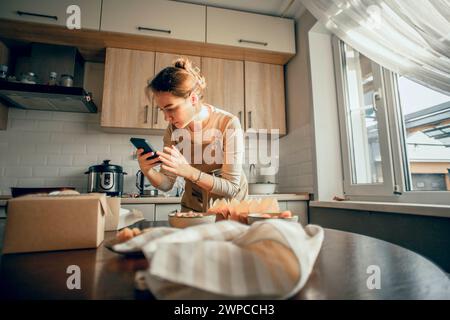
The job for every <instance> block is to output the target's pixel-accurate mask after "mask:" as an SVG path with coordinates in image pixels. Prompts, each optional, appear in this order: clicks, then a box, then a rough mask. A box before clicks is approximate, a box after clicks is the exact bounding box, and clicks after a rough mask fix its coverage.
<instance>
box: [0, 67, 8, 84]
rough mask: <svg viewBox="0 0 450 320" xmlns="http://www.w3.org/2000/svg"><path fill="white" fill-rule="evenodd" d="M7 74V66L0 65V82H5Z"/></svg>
mask: <svg viewBox="0 0 450 320" xmlns="http://www.w3.org/2000/svg"><path fill="white" fill-rule="evenodd" d="M7 74H8V66H7V65H6V64H0V80H6V76H7Z"/></svg>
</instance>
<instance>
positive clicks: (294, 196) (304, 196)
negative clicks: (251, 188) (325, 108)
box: [0, 192, 309, 206]
mask: <svg viewBox="0 0 450 320" xmlns="http://www.w3.org/2000/svg"><path fill="white" fill-rule="evenodd" d="M269 197H271V198H275V199H277V200H278V201H308V200H309V194H308V193H306V192H305V193H274V194H258V195H256V194H254V195H249V198H250V199H252V198H253V199H254V198H269ZM10 198H11V196H0V206H5V205H6V202H7V201H8V199H10ZM180 202H181V197H163V196H159V197H140V198H122V203H123V204H135V203H138V204H139V203H140V204H146V203H148V204H152V203H155V204H156V203H180Z"/></svg>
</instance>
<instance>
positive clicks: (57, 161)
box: [47, 155, 73, 166]
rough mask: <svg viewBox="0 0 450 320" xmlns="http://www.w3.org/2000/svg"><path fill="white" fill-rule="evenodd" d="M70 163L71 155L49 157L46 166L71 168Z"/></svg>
mask: <svg viewBox="0 0 450 320" xmlns="http://www.w3.org/2000/svg"><path fill="white" fill-rule="evenodd" d="M72 161H73V156H72V155H49V156H48V157H47V165H49V166H71V165H72Z"/></svg>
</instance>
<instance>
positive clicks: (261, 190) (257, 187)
mask: <svg viewBox="0 0 450 320" xmlns="http://www.w3.org/2000/svg"><path fill="white" fill-rule="evenodd" d="M276 186H277V184H276V183H272V182H256V183H249V184H248V193H249V194H273V193H274V192H275V188H276Z"/></svg>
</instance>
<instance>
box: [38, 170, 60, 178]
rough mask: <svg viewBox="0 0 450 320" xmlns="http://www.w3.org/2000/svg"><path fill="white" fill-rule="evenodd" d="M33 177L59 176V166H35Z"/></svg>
mask: <svg viewBox="0 0 450 320" xmlns="http://www.w3.org/2000/svg"><path fill="white" fill-rule="evenodd" d="M32 169H33V177H37V178H50V177H58V176H59V168H57V167H33V168H32Z"/></svg>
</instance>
